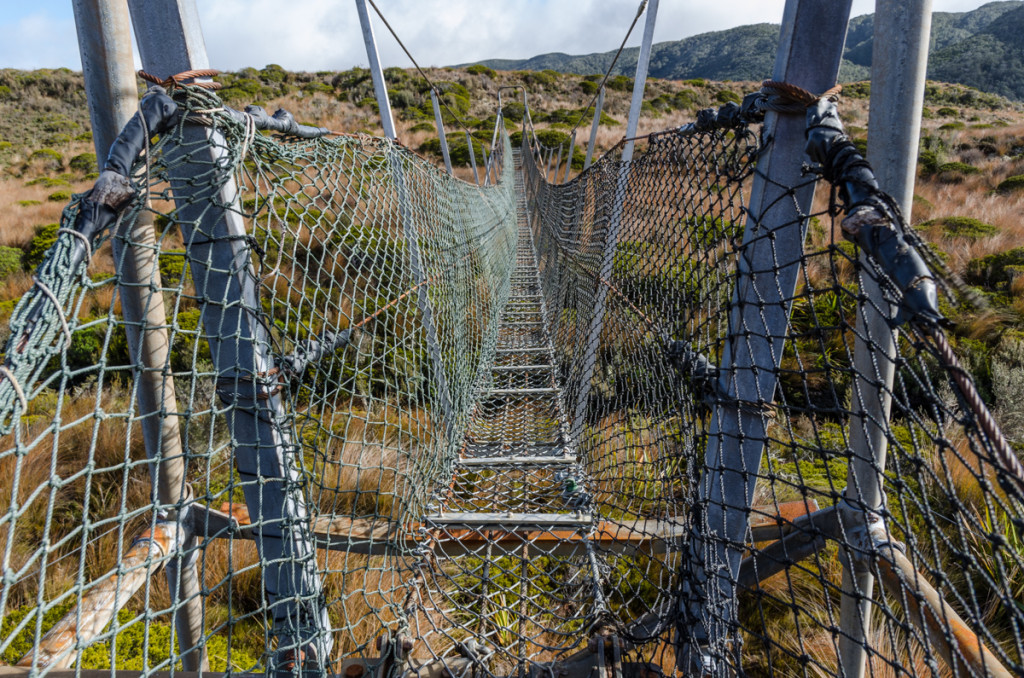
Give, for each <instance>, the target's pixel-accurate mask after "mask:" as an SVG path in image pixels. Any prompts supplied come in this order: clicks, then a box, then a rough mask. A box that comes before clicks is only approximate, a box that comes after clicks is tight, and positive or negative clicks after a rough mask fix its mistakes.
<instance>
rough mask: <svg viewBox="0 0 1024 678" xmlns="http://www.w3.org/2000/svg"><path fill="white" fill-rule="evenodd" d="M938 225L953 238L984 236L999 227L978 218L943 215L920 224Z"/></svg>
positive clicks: (997, 231) (995, 231)
mask: <svg viewBox="0 0 1024 678" xmlns="http://www.w3.org/2000/svg"><path fill="white" fill-rule="evenodd" d="M933 225H939V226H942V230H943V231H945V233H946V235H948V236H950V237H955V238H985V237H988V236H990V235H995V234H997V233H999V229H998V228H997V227H995V226H993V225H992V224H986V223H985V222H984V221H981V220H980V219H974V218H973V217H943V218H941V219H931V220H929V221H926V222H924V223H923V224H921V226H923V227H928V226H933Z"/></svg>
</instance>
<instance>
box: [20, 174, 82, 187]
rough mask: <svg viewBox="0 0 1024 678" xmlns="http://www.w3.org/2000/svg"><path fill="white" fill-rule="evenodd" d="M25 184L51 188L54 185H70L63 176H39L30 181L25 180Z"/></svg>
mask: <svg viewBox="0 0 1024 678" xmlns="http://www.w3.org/2000/svg"><path fill="white" fill-rule="evenodd" d="M25 185H26V186H45V187H46V188H53V187H54V186H70V185H71V183H70V182H69V181H68V180H67V179H64V178H63V177H39V178H37V179H33V180H32V181H26V182H25Z"/></svg>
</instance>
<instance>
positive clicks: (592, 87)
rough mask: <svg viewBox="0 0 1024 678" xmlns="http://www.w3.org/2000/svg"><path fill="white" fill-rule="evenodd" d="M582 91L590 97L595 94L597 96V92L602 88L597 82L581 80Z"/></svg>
mask: <svg viewBox="0 0 1024 678" xmlns="http://www.w3.org/2000/svg"><path fill="white" fill-rule="evenodd" d="M580 89H581V90H582V91H583V93H584V94H586V95H588V96H590V95H593V94H597V91H598V90H599V89H601V86H600V85H598V84H597V83H596V82H591V81H590V80H581V81H580Z"/></svg>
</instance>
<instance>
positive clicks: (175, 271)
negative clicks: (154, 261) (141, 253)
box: [160, 250, 185, 287]
mask: <svg viewBox="0 0 1024 678" xmlns="http://www.w3.org/2000/svg"><path fill="white" fill-rule="evenodd" d="M184 274H185V250H165V251H163V252H161V253H160V280H161V282H162V283H163V284H164V285H166V286H168V287H173V286H175V285H177V284H178V283H179V282H181V279H182V277H183V276H184Z"/></svg>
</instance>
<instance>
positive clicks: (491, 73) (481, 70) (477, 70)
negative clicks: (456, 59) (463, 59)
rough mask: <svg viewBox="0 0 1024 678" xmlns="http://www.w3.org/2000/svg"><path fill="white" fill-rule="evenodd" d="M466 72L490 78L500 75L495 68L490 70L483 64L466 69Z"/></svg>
mask: <svg viewBox="0 0 1024 678" xmlns="http://www.w3.org/2000/svg"><path fill="white" fill-rule="evenodd" d="M466 72H467V73H472V74H473V75H486V76H487V77H488V78H493V77H495V76H496V75H498V74H497V73H496V72H495V70H494V69H493V68H488V67H487V66H484V65H483V64H473V65H472V66H470V67H469V68H467V69H466Z"/></svg>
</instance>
